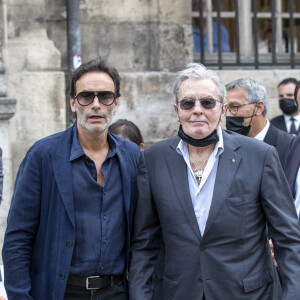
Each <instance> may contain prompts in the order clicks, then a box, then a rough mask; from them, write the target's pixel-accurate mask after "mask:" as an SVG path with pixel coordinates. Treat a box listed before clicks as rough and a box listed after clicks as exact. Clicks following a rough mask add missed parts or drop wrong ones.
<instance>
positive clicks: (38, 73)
mask: <svg viewBox="0 0 300 300" xmlns="http://www.w3.org/2000/svg"><path fill="white" fill-rule="evenodd" d="M66 2H67V1H61V0H35V1H32V0H6V1H5V0H0V4H1V3H5V4H6V7H7V19H6V20H4V21H6V23H7V24H6V25H7V26H6V28H7V36H6V39H7V44H6V45H4V47H3V45H2V44H0V97H1V95H4V96H5V95H7V96H9V97H11V98H15V99H17V112H16V114H15V116H14V117H13V118H12V119H11V120H10V123H9V133H8V135H9V138H10V149H11V153H10V154H9V157H13V159H12V160H11V170H12V180H11V182H12V183H13V182H14V178H15V175H16V172H17V169H18V166H19V164H20V162H21V160H22V158H23V157H24V155H25V153H26V151H27V150H28V149H29V147H30V146H31V145H32V144H33V143H34V142H35V141H36V140H38V139H40V138H42V137H44V136H47V135H49V134H52V133H54V132H57V131H61V130H63V129H65V127H66V121H65V120H66V118H65V106H66V104H67V103H68V101H69V100H68V97H66V96H65V95H66V90H65V89H66V86H68V84H66V83H65V74H64V71H66V70H67V69H68V67H67V61H68V59H67V57H68V54H67V25H66V24H67V22H66V18H67V13H66V11H67V10H66ZM0 7H1V5H0ZM0 23H1V22H0ZM80 26H81V38H82V60H83V61H84V62H86V61H88V60H90V59H94V58H95V57H97V56H99V55H102V56H106V57H108V60H109V61H110V62H111V64H112V65H114V66H115V67H116V68H117V69H118V70H119V71H120V73H121V77H122V82H121V94H122V96H121V99H120V106H119V110H118V112H117V113H116V115H115V117H114V120H116V119H119V118H127V119H129V120H131V121H133V122H135V123H136V124H137V125H138V126H139V127H140V129H141V132H142V134H143V136H144V138H145V140H146V144H150V143H152V142H155V141H157V140H159V139H162V138H167V137H170V136H172V135H174V134H176V132H177V130H178V122H177V118H176V115H175V113H174V108H173V104H174V99H173V95H172V88H171V86H170V84H169V83H170V80H171V78H172V77H173V75H174V72H176V71H177V70H179V69H181V68H183V67H184V66H185V65H186V64H187V63H189V62H192V61H193V39H192V26H191V4H190V1H187V0H172V1H171V0H164V1H162V0H126V1H125V0H109V1H108V0H102V1H99V0H81V1H80ZM1 29H3V28H2V27H1V24H0V34H1V33H3V30H2V31H1ZM1 40H2V39H1ZM2 47H3V49H1V48H2ZM2 62H4V63H2ZM5 69H6V71H5ZM217 73H219V74H220V76H221V78H222V80H223V82H224V83H228V82H230V81H231V80H234V79H237V78H241V77H250V78H254V79H256V80H257V81H259V82H260V83H262V84H263V85H265V86H266V88H267V92H268V95H269V104H270V105H269V106H270V107H269V113H268V117H269V118H272V117H274V116H275V115H279V114H280V110H279V107H278V103H277V88H276V87H277V84H278V82H279V81H281V80H282V79H283V78H285V77H290V76H294V77H296V78H300V74H299V70H289V69H286V70H279V69H278V70H222V71H217ZM1 93H2V94H1ZM67 105H68V104H67ZM9 191H10V192H9V194H10V195H11V193H12V186H10V187H9ZM3 201H4V204H2V205H3V206H1V209H2V208H3V207H5V212H3V215H2V216H0V218H2V219H1V220H0V227H1V228H0V248H1V243H2V238H3V231H4V225H3V224H4V223H5V222H4V221H3V220H4V218H5V217H6V213H7V209H8V207H9V201H10V196H9V197H6V198H5V199H4V200H3Z"/></svg>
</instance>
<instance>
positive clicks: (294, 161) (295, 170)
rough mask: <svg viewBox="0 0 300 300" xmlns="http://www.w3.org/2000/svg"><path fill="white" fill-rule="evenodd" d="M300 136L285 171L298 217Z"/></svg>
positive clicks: (297, 99) (298, 96) (298, 98)
mask: <svg viewBox="0 0 300 300" xmlns="http://www.w3.org/2000/svg"><path fill="white" fill-rule="evenodd" d="M299 88H300V81H298V83H297V86H296V89H295V102H296V105H297V106H298V107H299V103H300V92H299ZM299 153H300V136H296V137H295V138H294V139H293V141H292V144H291V147H290V149H289V151H288V153H287V155H286V161H285V167H284V172H285V175H286V178H287V180H288V183H289V185H290V188H291V191H292V194H293V197H294V201H295V202H294V203H295V207H296V211H297V214H298V218H299V216H300V155H299ZM299 220H300V219H299Z"/></svg>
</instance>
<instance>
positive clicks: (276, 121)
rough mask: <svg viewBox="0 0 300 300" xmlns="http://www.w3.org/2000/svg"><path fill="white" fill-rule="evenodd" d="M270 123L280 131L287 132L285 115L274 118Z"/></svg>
mask: <svg viewBox="0 0 300 300" xmlns="http://www.w3.org/2000/svg"><path fill="white" fill-rule="evenodd" d="M270 123H271V124H273V125H274V126H275V127H278V128H279V129H281V130H284V131H286V125H285V121H284V115H280V116H277V117H275V118H273V119H272V120H270Z"/></svg>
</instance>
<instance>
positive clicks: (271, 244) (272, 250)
mask: <svg viewBox="0 0 300 300" xmlns="http://www.w3.org/2000/svg"><path fill="white" fill-rule="evenodd" d="M269 244H270V248H271V254H272V259H273V262H274V265H275V267H276V268H278V265H277V262H276V259H275V256H274V246H273V243H272V240H271V239H269Z"/></svg>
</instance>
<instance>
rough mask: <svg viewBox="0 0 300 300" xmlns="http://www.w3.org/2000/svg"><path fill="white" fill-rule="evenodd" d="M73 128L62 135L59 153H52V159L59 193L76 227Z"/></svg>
mask: <svg viewBox="0 0 300 300" xmlns="http://www.w3.org/2000/svg"><path fill="white" fill-rule="evenodd" d="M72 128H73V127H72ZM72 128H69V129H68V130H66V131H65V132H64V133H63V134H62V136H61V138H60V144H59V146H58V148H57V151H56V153H52V154H51V157H52V165H53V173H54V178H55V182H56V184H57V188H58V191H59V193H60V196H61V198H62V201H63V203H64V206H65V208H66V211H67V214H68V215H69V218H70V220H71V222H72V224H73V226H74V227H75V213H74V200H73V178H72V164H71V162H70V149H71V145H72V133H73V131H72Z"/></svg>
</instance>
